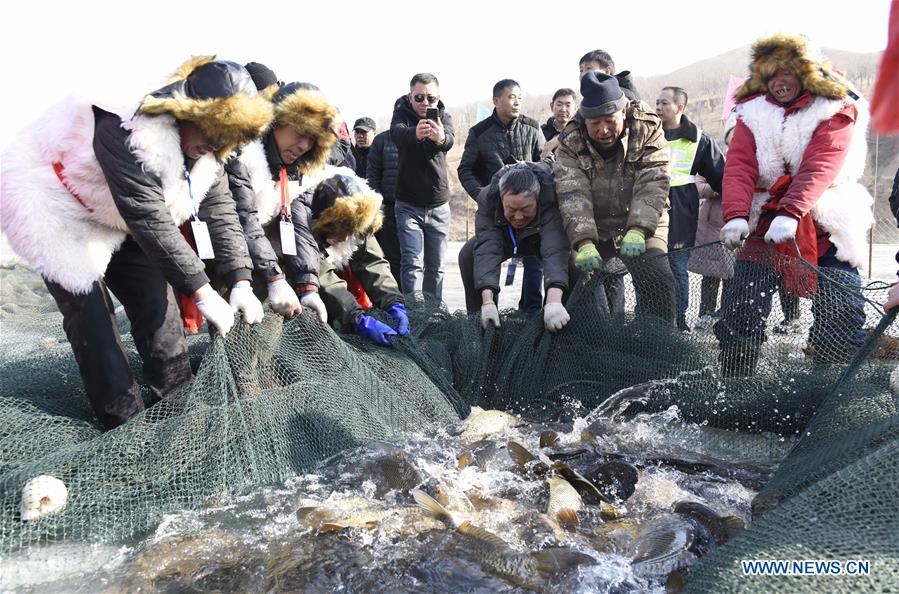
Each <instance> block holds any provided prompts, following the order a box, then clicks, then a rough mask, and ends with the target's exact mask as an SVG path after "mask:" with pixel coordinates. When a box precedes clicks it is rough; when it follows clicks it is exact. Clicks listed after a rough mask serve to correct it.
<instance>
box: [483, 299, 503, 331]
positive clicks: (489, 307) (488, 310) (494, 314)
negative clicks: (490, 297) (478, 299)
mask: <svg viewBox="0 0 899 594" xmlns="http://www.w3.org/2000/svg"><path fill="white" fill-rule="evenodd" d="M487 324H493V327H494V328H499V310H498V309H496V304H495V303H485V304H484V305H482V306H481V328H483V329H484V330H486V329H487Z"/></svg>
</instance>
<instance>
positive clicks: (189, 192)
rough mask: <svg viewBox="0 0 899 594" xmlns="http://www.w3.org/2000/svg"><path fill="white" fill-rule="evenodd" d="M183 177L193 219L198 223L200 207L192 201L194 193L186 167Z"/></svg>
mask: <svg viewBox="0 0 899 594" xmlns="http://www.w3.org/2000/svg"><path fill="white" fill-rule="evenodd" d="M184 177H185V178H187V195H188V196H190V205H191V206H193V209H194V219H195V220H197V221H199V220H200V205H199V204H197V202H196V200H194V191H193V188H191V186H190V172H189V171H188V170H187V167H185V168H184Z"/></svg>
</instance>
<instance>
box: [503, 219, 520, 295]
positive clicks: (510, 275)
mask: <svg viewBox="0 0 899 594" xmlns="http://www.w3.org/2000/svg"><path fill="white" fill-rule="evenodd" d="M506 230H508V231H509V238H510V239H511V240H512V261H511V262H509V267H508V268H507V269H506V286H507V287H509V286H511V285H512V283H514V282H515V269H516V268H517V267H518V262H517V260H518V241H517V240H516V239H515V232H514V231H512V226H511V225H509V226H508V227H506Z"/></svg>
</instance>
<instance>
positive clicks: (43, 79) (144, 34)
mask: <svg viewBox="0 0 899 594" xmlns="http://www.w3.org/2000/svg"><path fill="white" fill-rule="evenodd" d="M889 5H890V0H854V1H853V2H852V3H851V6H852V10H848V9H847V7H846V5H843V6H842V7H841V8H839V9H838V10H828V9H826V8H824V5H821V4H814V3H810V2H799V1H790V0H752V1H751V2H729V1H728V0H718V1H713V2H707V1H695V2H691V1H682V2H675V1H673V0H666V1H664V2H659V1H656V0H641V1H640V2H633V1H627V0H624V1H621V2H615V3H611V2H599V1H597V0H592V1H585V2H573V1H567V2H566V1H559V2H542V3H536V2H534V3H528V2H519V3H514V2H503V3H491V2H486V1H469V0H456V1H453V2H440V3H438V2H432V3H424V2H410V1H407V2H395V1H392V0H390V1H385V2H374V1H369V2H362V1H357V0H330V1H318V2H308V1H305V0H297V1H294V2H289V3H287V2H285V3H280V4H279V3H277V2H260V1H259V0H256V1H244V2H234V1H231V0H219V1H217V2H205V1H204V0H178V1H171V0H155V1H154V2H152V3H140V4H138V3H131V2H127V0H119V1H117V2H108V1H96V2H92V1H90V0H76V1H71V0H70V1H68V2H55V1H45V2H35V1H31V2H21V1H19V2H16V0H13V2H7V3H6V4H5V5H4V7H3V13H4V14H3V18H2V23H0V48H2V52H3V53H2V55H4V56H6V59H5V60H4V61H3V78H4V84H3V87H4V89H5V91H4V92H3V94H2V99H0V101H2V103H3V110H2V113H3V118H2V120H0V147H5V146H6V145H7V144H8V143H9V141H10V140H11V139H12V138H13V136H14V134H15V133H16V131H17V130H18V129H20V128H21V127H23V126H24V125H26V124H27V123H28V122H29V121H31V120H34V119H35V118H37V117H38V116H39V115H40V114H41V113H42V112H43V111H44V110H46V109H47V108H48V107H50V106H51V105H53V104H54V103H56V102H57V101H60V100H62V99H63V98H65V97H66V96H67V95H70V94H75V95H78V96H81V97H84V98H85V99H88V100H91V101H94V102H98V103H103V104H106V105H133V104H136V103H137V102H138V101H139V99H140V97H141V96H143V95H144V94H145V93H147V92H149V91H152V90H154V89H155V88H157V87H159V86H161V84H162V82H163V81H164V80H165V79H166V78H167V77H168V76H169V74H171V72H173V71H174V70H175V69H176V68H177V66H178V65H179V64H181V63H182V62H183V61H184V60H186V59H187V58H189V57H190V56H191V55H204V54H217V55H218V56H219V57H220V58H222V59H227V60H233V61H236V62H239V63H242V64H243V63H246V62H250V61H255V62H262V63H264V64H266V65H268V66H269V67H270V68H272V69H273V70H274V71H275V72H276V73H277V74H278V76H279V78H280V79H281V80H284V81H290V80H300V81H309V82H314V83H315V84H317V85H318V86H319V87H321V89H322V90H323V91H324V92H325V93H326V94H327V95H328V96H329V97H330V98H331V100H332V101H333V102H335V103H336V104H337V105H338V106H339V107H340V109H341V111H342V112H343V115H344V118H345V119H346V120H347V121H348V122H350V123H352V122H353V121H354V120H355V118H357V117H359V116H362V115H370V116H373V117H375V119H376V120H378V121H379V122H381V121H385V120H388V119H389V117H390V113H391V111H392V107H393V102H394V101H395V100H396V98H397V97H399V96H400V95H402V94H404V93H406V92H407V91H408V82H409V79H410V78H411V76H412V75H413V74H414V73H416V72H422V71H427V72H432V73H434V74H435V75H436V76H437V77H438V78H439V80H440V90H441V95H442V97H443V99H444V101H445V103H446V104H447V105H448V106H449V107H452V106H453V105H463V104H465V103H469V102H472V101H483V102H484V103H485V104H489V102H490V94H491V89H492V87H493V84H494V83H495V82H496V81H497V80H499V79H502V78H514V79H516V80H517V81H518V82H520V83H521V85H522V91H523V93H524V94H526V95H527V94H549V93H552V92H553V91H554V90H555V89H557V88H559V87H574V86H575V85H576V84H577V62H578V58H580V56H581V55H583V54H584V53H585V52H587V51H589V50H592V49H597V48H602V49H604V50H606V51H608V52H609V53H610V54H611V55H612V56H613V58H614V59H615V62H616V64H617V65H618V67H619V69H622V70H623V69H627V70H630V71H632V72H633V73H634V74H635V75H638V76H651V75H656V74H664V73H666V72H670V71H672V70H675V69H677V68H680V67H683V66H687V65H689V64H691V63H693V62H697V61H699V60H702V59H704V58H708V57H712V56H715V55H718V54H722V53H724V52H727V51H730V50H732V49H735V48H737V47H740V46H743V45H746V44H749V43H751V42H752V41H753V40H755V39H756V38H758V37H760V36H762V35H765V34H767V33H773V32H777V31H786V32H801V33H804V34H806V35H809V36H810V37H811V38H812V40H813V41H814V42H815V43H816V44H817V45H819V46H822V47H833V48H839V49H843V50H847V51H855V52H873V51H881V50H883V49H884V47H885V46H886V33H887V17H888V14H889ZM613 7H614V8H613ZM734 74H744V73H734ZM450 112H452V110H451V109H450Z"/></svg>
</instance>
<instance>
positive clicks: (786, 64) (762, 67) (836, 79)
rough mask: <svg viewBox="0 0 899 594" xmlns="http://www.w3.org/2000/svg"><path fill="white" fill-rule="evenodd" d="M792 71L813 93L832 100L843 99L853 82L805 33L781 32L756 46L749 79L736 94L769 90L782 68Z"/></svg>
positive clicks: (748, 94)
mask: <svg viewBox="0 0 899 594" xmlns="http://www.w3.org/2000/svg"><path fill="white" fill-rule="evenodd" d="M784 68H785V69H787V70H790V71H792V72H793V73H794V74H795V75H796V76H798V77H799V80H800V81H801V82H802V88H803V89H804V90H806V91H809V92H810V93H812V94H813V95H820V96H821V97H826V98H828V99H842V98H844V97H846V95H847V94H848V92H849V89H850V87H851V86H850V84H849V82H848V81H847V80H846V79H845V78H843V76H841V75H840V74H839V73H837V72H836V71H835V70H833V68H832V67H831V65H830V62H829V61H828V60H826V59H824V58H823V57H821V56H820V55H818V54H817V52H815V51H814V50H813V49H812V48H811V46H810V44H809V41H808V39H806V38H805V37H803V36H801V35H790V34H786V33H777V34H775V35H771V36H770V37H763V38H761V39H759V40H758V41H756V42H755V43H754V44H753V45H752V54H751V61H750V64H749V78H747V79H746V82H744V83H743V84H742V85H741V86H740V88H738V89H737V92H736V93H735V95H734V96H735V98H736V100H737V101H742V100H744V99H746V98H748V97H751V96H753V95H756V94H758V93H765V92H767V91H768V80H770V79H771V77H772V76H774V74H775V73H777V71H778V70H781V69H784Z"/></svg>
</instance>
